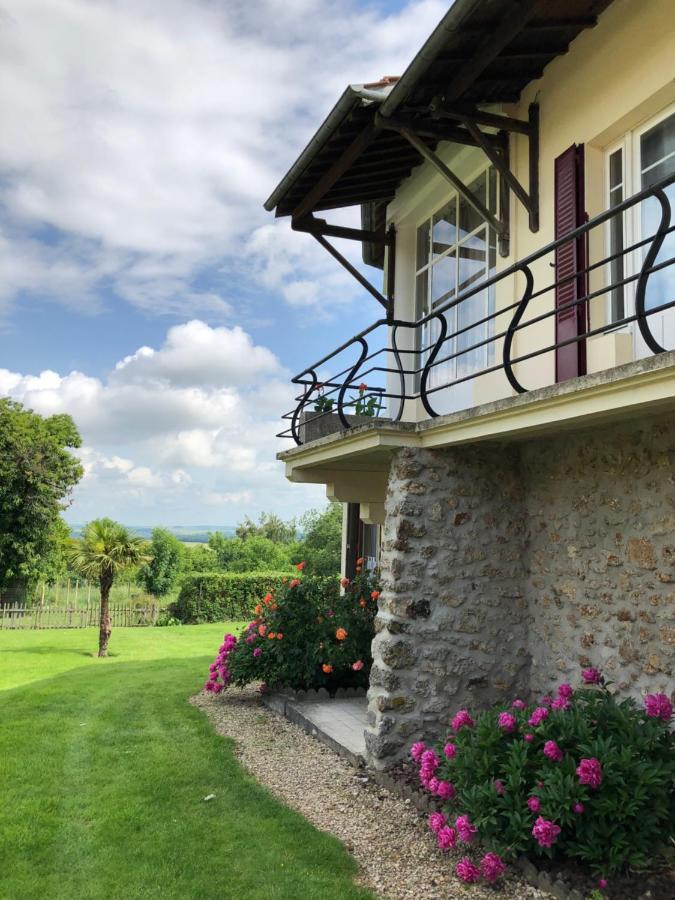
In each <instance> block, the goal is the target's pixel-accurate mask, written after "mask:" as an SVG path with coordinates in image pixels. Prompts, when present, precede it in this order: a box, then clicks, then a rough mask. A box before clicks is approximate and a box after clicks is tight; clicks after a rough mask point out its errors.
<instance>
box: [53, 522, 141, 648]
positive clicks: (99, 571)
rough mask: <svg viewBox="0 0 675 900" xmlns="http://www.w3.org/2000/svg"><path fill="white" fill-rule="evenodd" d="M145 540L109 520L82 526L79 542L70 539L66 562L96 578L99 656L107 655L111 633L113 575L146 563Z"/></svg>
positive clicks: (86, 575) (85, 574)
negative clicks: (99, 613)
mask: <svg viewBox="0 0 675 900" xmlns="http://www.w3.org/2000/svg"><path fill="white" fill-rule="evenodd" d="M147 546H148V545H147V542H146V541H144V540H143V539H142V538H140V537H137V536H136V535H132V534H131V533H130V532H129V531H128V530H127V529H126V528H125V527H124V526H123V525H120V524H119V523H118V522H113V520H112V519H94V521H93V522H89V524H88V525H85V527H84V529H83V531H82V537H81V538H80V540H79V541H73V545H72V547H71V549H70V553H69V561H70V564H71V566H72V567H73V569H75V571H76V572H78V573H79V574H80V575H82V576H83V577H84V578H86V579H87V580H89V581H98V583H99V587H100V591H101V618H100V626H99V636H98V655H99V656H107V655H108V641H109V640H110V635H111V634H112V624H111V621H110V589H111V588H112V586H113V582H114V580H115V576H116V575H118V574H120V573H121V572H123V571H124V570H125V569H127V568H129V567H130V566H137V565H138V564H139V563H144V562H149V561H150V556H149V554H148V553H147Z"/></svg>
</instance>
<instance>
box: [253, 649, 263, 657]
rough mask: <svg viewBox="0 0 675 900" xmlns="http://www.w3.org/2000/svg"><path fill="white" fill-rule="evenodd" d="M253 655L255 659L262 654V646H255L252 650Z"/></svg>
mask: <svg viewBox="0 0 675 900" xmlns="http://www.w3.org/2000/svg"><path fill="white" fill-rule="evenodd" d="M253 655H254V656H255V658H256V659H258V657H259V656H262V647H256V648H255V650H254V651H253Z"/></svg>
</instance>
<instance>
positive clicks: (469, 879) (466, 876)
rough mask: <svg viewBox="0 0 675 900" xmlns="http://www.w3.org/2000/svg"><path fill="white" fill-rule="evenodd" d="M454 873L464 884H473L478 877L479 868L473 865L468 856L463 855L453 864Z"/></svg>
mask: <svg viewBox="0 0 675 900" xmlns="http://www.w3.org/2000/svg"><path fill="white" fill-rule="evenodd" d="M455 875H456V876H457V877H458V878H459V880H460V881H464V882H465V883H466V884H473V883H474V882H475V881H478V879H479V878H480V869H479V868H478V866H475V865H474V864H473V863H472V862H471V860H470V859H469V857H468V856H463V857H462V858H461V859H460V861H459V862H458V863H457V865H456V866H455Z"/></svg>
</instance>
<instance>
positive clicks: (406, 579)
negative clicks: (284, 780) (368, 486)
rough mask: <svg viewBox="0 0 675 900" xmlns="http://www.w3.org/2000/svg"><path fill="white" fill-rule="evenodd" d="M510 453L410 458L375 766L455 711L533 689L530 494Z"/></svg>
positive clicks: (392, 580)
mask: <svg viewBox="0 0 675 900" xmlns="http://www.w3.org/2000/svg"><path fill="white" fill-rule="evenodd" d="M517 462H518V458H517V455H516V454H515V453H514V452H513V451H512V450H509V449H508V448H497V447H484V448H478V449H477V448H474V447H472V448H460V449H456V450H443V451H422V452H419V451H414V450H409V449H403V450H400V451H399V452H398V454H397V455H396V457H395V459H394V461H393V463H392V467H391V472H390V477H389V487H388V494H387V498H386V504H385V505H386V520H385V526H384V533H383V544H382V558H381V570H382V585H383V590H382V593H381V595H380V612H379V615H378V618H377V620H376V623H375V624H376V630H377V635H376V637H375V640H374V643H373V655H374V658H375V664H374V666H373V669H372V672H371V677H370V685H371V687H370V691H369V717H370V726H371V727H370V730H368V731H366V746H367V748H368V751H369V753H370V755H371V758H372V759H373V760H374V761H376V762H377V763H378V764H385V765H386V763H387V762H390V761H391V760H392V759H395V758H396V757H397V756H399V755H401V754H402V753H405V752H406V750H407V748H408V747H409V746H410V743H411V741H413V740H417V739H420V738H422V737H425V738H428V737H439V736H441V735H442V734H444V733H445V732H446V731H447V724H448V713H449V711H451V710H455V709H456V708H457V707H458V706H462V705H464V704H472V705H475V704H476V703H478V704H480V705H489V704H490V703H492V702H496V701H497V700H498V699H499V698H500V697H502V696H504V695H505V694H508V695H509V696H510V695H511V692H512V691H522V690H524V689H525V687H526V685H527V683H528V675H529V671H528V670H529V654H528V651H527V608H526V602H525V598H524V594H523V587H524V584H525V574H526V572H525V568H524V552H523V551H524V539H525V527H524V519H523V496H522V490H521V486H520V482H519V478H518V466H517Z"/></svg>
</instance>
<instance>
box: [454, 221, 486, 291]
mask: <svg viewBox="0 0 675 900" xmlns="http://www.w3.org/2000/svg"><path fill="white" fill-rule="evenodd" d="M486 240H487V228H483V229H481V231H479V232H477V233H476V234H475V235H474V236H473V238H472V239H471V240H470V241H468V242H467V243H465V244H460V246H459V249H458V251H457V252H458V254H459V277H458V287H457V290H458V291H459V292H460V293H461V292H462V291H465V290H467V289H468V288H470V287H471V285H472V284H475V283H476V281H478V280H479V279H481V278H485V277H486V276H487V271H486V255H487V247H486Z"/></svg>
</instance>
